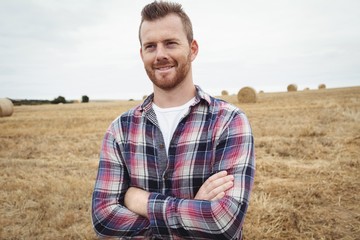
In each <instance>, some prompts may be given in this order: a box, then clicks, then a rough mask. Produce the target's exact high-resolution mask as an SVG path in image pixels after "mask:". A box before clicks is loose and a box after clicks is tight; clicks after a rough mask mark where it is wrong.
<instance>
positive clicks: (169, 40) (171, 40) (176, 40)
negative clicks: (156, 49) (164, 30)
mask: <svg viewBox="0 0 360 240" xmlns="http://www.w3.org/2000/svg"><path fill="white" fill-rule="evenodd" d="M173 41H175V42H179V41H180V40H179V39H178V38H168V39H165V40H162V41H160V42H173ZM154 43H156V41H148V42H143V43H142V45H143V46H146V45H149V44H154Z"/></svg>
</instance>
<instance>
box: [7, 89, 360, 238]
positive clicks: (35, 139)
mask: <svg viewBox="0 0 360 240" xmlns="http://www.w3.org/2000/svg"><path fill="white" fill-rule="evenodd" d="M223 98H225V99H226V100H228V101H230V102H232V103H234V104H237V100H236V96H224V97H223ZM138 103H139V101H113V102H90V103H83V104H63V105H38V106H16V107H15V112H14V114H13V116H11V117H6V118H0V169H1V170H0V186H1V187H0V216H1V218H0V239H6V240H10V239H37V240H38V239H39V240H41V239H96V236H95V234H94V232H93V230H92V226H91V220H90V204H91V193H92V189H93V186H94V180H95V177H96V173H97V164H98V154H99V149H100V144H101V140H102V137H103V135H104V132H105V130H106V128H107V126H108V125H109V124H110V122H111V121H112V120H113V119H114V118H115V117H116V116H117V115H119V114H120V113H122V112H124V111H125V110H127V109H129V108H130V107H132V106H135V105H136V104H138ZM237 105H238V104H237ZM239 107H240V108H241V109H243V110H244V111H245V112H246V114H247V115H248V117H249V119H250V121H251V124H252V127H253V131H254V136H255V146H256V157H257V160H256V161H257V171H256V181H255V186H254V191H253V194H252V198H251V204H250V207H249V211H248V215H247V218H246V220H245V225H244V233H245V239H247V240H248V239H348V240H350V239H360V87H352V88H340V89H326V90H308V91H301V92H291V93H290V92H289V93H287V92H283V93H261V94H259V99H258V103H256V104H241V105H239Z"/></svg>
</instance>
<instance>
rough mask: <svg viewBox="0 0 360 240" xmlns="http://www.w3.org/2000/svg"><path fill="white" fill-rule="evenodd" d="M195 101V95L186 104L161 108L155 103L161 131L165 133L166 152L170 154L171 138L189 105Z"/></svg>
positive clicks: (154, 106) (154, 107)
mask: <svg viewBox="0 0 360 240" xmlns="http://www.w3.org/2000/svg"><path fill="white" fill-rule="evenodd" d="M194 102H195V97H194V98H192V99H191V100H190V101H188V102H187V103H185V104H184V105H181V106H178V107H171V108H160V107H158V106H156V105H155V103H153V104H152V105H153V109H154V111H155V114H156V118H157V120H158V123H159V126H160V130H161V133H162V135H163V138H164V141H165V147H166V153H167V154H168V151H169V145H170V141H171V138H172V136H173V134H174V132H175V129H176V127H177V125H178V124H179V122H180V120H181V119H182V118H183V117H184V115H185V114H187V112H188V110H189V107H190V106H191V105H192V104H193V103H194Z"/></svg>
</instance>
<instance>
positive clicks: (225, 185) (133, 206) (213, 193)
mask: <svg viewBox="0 0 360 240" xmlns="http://www.w3.org/2000/svg"><path fill="white" fill-rule="evenodd" d="M233 184H234V176H232V175H228V174H227V172H226V171H221V172H218V173H216V174H214V175H212V176H211V177H210V178H208V179H207V180H206V181H205V182H204V184H203V185H202V186H201V187H200V189H199V191H198V193H197V194H196V196H195V198H194V199H196V200H208V201H215V200H219V199H221V198H223V197H224V196H225V192H226V190H228V189H230V188H231V187H232V186H233ZM149 196H150V193H149V192H147V191H145V190H142V189H140V188H135V187H130V188H129V189H128V190H127V192H126V194H125V207H127V208H128V209H129V210H130V211H132V212H134V213H136V214H139V215H141V216H143V217H146V218H148V213H147V206H148V198H149Z"/></svg>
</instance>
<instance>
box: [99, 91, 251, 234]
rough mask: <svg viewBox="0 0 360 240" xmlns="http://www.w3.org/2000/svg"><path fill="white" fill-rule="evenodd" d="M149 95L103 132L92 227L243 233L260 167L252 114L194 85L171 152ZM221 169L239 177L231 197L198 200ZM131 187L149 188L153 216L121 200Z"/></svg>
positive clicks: (144, 231) (119, 230)
mask: <svg viewBox="0 0 360 240" xmlns="http://www.w3.org/2000/svg"><path fill="white" fill-rule="evenodd" d="M152 98H153V95H151V96H149V97H148V98H147V99H146V100H145V101H144V103H143V104H142V105H140V106H138V107H135V108H134V109H131V110H129V111H128V112H126V113H124V114H122V115H121V116H119V117H118V118H117V119H115V120H114V121H113V122H112V124H111V125H110V127H109V128H108V130H107V132H106V134H105V137H104V140H103V144H102V149H101V153H100V162H99V169H98V175H97V179H96V183H95V189H94V192H93V198H92V220H93V225H94V229H95V231H96V232H97V234H99V235H100V236H116V237H119V238H122V239H241V237H242V225H243V222H244V218H245V214H246V210H247V207H248V204H249V196H250V192H251V189H252V185H253V182H254V173H255V156H254V140H253V135H252V131H251V127H250V124H249V122H248V119H247V117H246V116H245V114H244V113H243V112H242V111H240V110H239V109H238V108H236V107H235V106H233V105H231V104H229V103H226V102H224V101H222V100H219V99H215V98H213V97H211V96H209V95H207V94H205V93H204V92H203V91H202V90H201V89H200V88H199V87H197V96H196V100H195V103H194V104H193V105H192V106H191V107H190V109H189V112H188V114H186V115H185V116H184V117H183V118H182V120H181V121H180V123H179V124H178V126H177V129H176V130H175V132H174V135H173V137H172V140H171V142H170V146H169V149H168V150H169V152H168V155H167V154H166V149H165V147H164V146H165V144H164V140H163V137H162V133H161V131H160V128H159V126H158V123H157V120H156V115H155V112H154V110H153V109H152ZM221 170H227V172H228V173H229V174H232V175H234V177H235V179H234V187H232V188H231V189H230V190H228V191H227V192H226V196H225V197H223V198H222V199H220V200H217V201H205V200H194V197H195V195H196V193H197V191H198V190H199V188H200V187H201V185H202V184H203V183H204V182H205V181H206V179H208V178H209V177H210V176H211V175H212V174H214V173H216V172H219V171H221ZM130 186H134V187H138V188H141V189H144V190H146V191H148V192H150V197H149V199H148V206H147V211H148V216H149V219H147V218H145V217H142V216H139V215H137V214H135V213H133V212H131V211H129V210H128V209H127V208H126V207H124V196H125V193H126V191H127V189H128V188H129V187H130Z"/></svg>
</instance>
